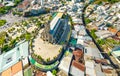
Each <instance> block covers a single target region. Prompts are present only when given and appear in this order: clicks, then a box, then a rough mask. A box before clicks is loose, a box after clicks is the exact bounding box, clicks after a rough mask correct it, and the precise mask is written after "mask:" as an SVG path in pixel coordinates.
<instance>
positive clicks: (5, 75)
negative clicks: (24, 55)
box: [2, 68, 11, 76]
mask: <svg viewBox="0 0 120 76" xmlns="http://www.w3.org/2000/svg"><path fill="white" fill-rule="evenodd" d="M2 76H11V68H9V69H7V70H5V71H4V72H2Z"/></svg>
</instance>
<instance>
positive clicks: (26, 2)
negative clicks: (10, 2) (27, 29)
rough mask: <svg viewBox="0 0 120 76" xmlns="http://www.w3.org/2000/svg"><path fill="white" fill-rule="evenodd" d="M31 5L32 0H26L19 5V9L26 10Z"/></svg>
mask: <svg viewBox="0 0 120 76" xmlns="http://www.w3.org/2000/svg"><path fill="white" fill-rule="evenodd" d="M29 6H30V2H29V1H28V0H24V1H23V2H22V4H20V5H18V7H17V10H18V11H20V12H22V11H24V10H26V9H27V8H28V7H29Z"/></svg>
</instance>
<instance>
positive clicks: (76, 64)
mask: <svg viewBox="0 0 120 76" xmlns="http://www.w3.org/2000/svg"><path fill="white" fill-rule="evenodd" d="M72 65H73V66H75V67H76V68H78V69H79V70H81V71H85V65H84V64H82V63H79V62H77V61H75V60H73V61H72Z"/></svg>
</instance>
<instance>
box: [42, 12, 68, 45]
mask: <svg viewBox="0 0 120 76" xmlns="http://www.w3.org/2000/svg"><path fill="white" fill-rule="evenodd" d="M62 17H63V13H58V14H57V15H56V16H55V17H54V19H53V20H52V21H51V22H50V24H48V25H50V26H47V25H46V26H47V27H45V30H44V31H43V33H42V36H41V38H42V39H43V40H45V41H48V42H50V43H55V44H63V43H65V42H67V41H68V40H69V35H70V26H69V25H68V20H67V19H62Z"/></svg>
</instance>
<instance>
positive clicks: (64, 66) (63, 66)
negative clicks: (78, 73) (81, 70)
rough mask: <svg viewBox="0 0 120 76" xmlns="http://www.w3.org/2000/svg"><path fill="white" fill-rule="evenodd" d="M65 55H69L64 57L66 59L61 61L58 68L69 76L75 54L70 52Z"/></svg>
mask: <svg viewBox="0 0 120 76" xmlns="http://www.w3.org/2000/svg"><path fill="white" fill-rule="evenodd" d="M65 53H66V54H68V55H65V56H64V58H63V59H62V60H61V62H60V65H59V66H58V67H59V69H60V70H61V71H63V72H64V73H65V75H67V76H68V74H69V69H70V64H71V60H72V57H73V54H72V53H70V52H65Z"/></svg>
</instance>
